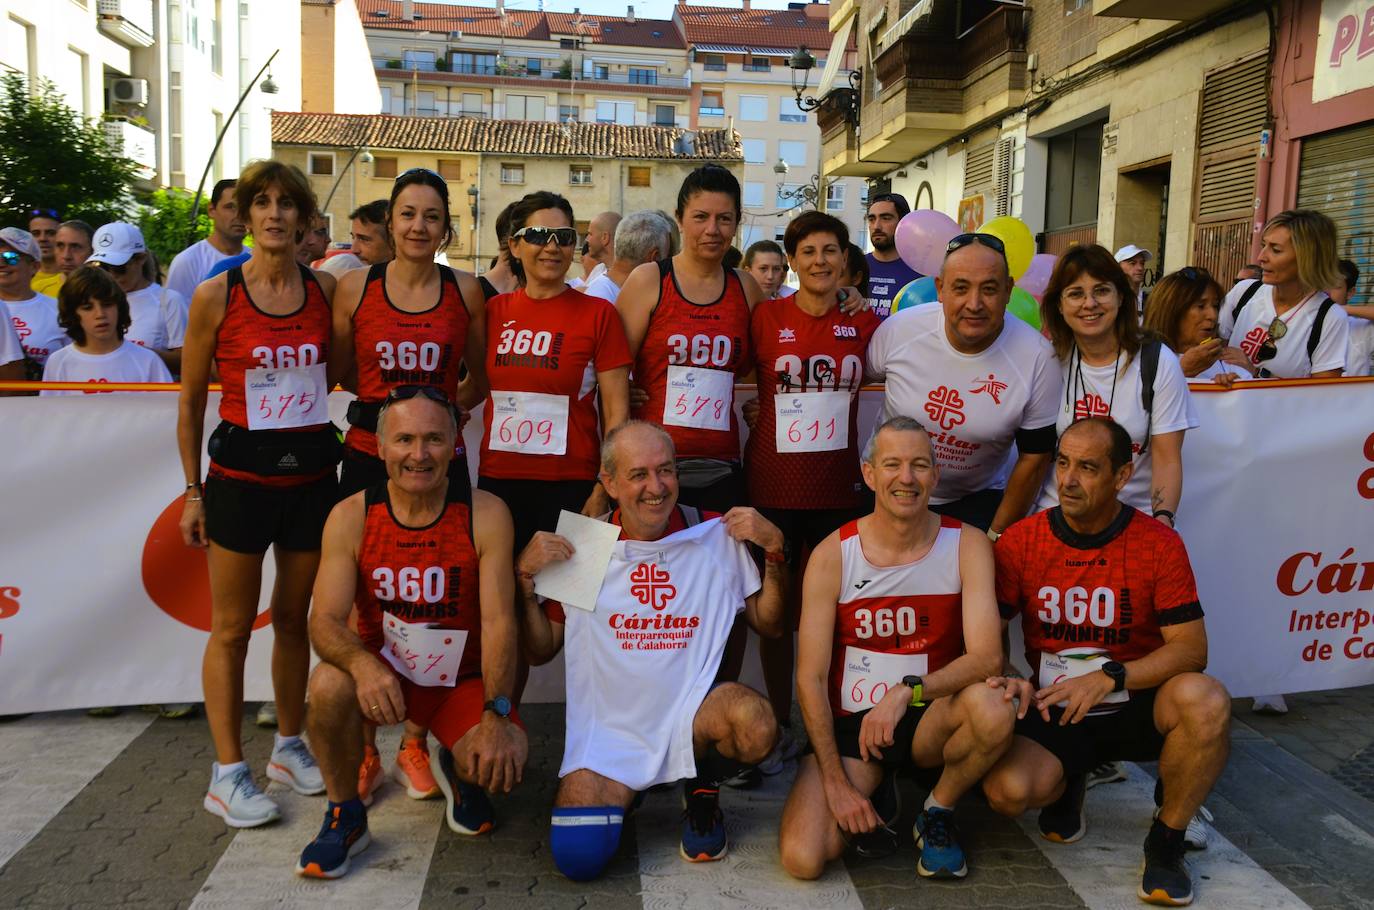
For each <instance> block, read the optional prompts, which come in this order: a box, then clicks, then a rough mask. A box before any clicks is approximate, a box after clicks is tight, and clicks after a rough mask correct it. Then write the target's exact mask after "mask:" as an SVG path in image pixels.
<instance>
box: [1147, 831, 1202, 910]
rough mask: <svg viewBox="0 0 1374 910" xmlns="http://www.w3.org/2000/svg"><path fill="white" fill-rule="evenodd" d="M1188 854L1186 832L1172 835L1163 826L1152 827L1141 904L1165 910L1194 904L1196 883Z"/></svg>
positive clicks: (1148, 836) (1148, 835)
mask: <svg viewBox="0 0 1374 910" xmlns="http://www.w3.org/2000/svg"><path fill="white" fill-rule="evenodd" d="M1184 850H1185V847H1184V843H1183V832H1181V831H1170V830H1169V829H1167V828H1165V826H1164V825H1163V824H1161V823H1160V822H1155V823H1154V824H1153V825H1151V826H1150V833H1149V834H1147V835H1146V836H1145V866H1144V869H1143V870H1142V872H1141V876H1140V892H1139V897H1140V899H1141V900H1143V901H1145V902H1146V903H1147V904H1159V905H1161V906H1164V907H1186V906H1187V905H1188V904H1191V903H1192V902H1193V879H1192V876H1191V875H1189V874H1188V863H1187V862H1186V861H1185V860H1184V858H1183V854H1184Z"/></svg>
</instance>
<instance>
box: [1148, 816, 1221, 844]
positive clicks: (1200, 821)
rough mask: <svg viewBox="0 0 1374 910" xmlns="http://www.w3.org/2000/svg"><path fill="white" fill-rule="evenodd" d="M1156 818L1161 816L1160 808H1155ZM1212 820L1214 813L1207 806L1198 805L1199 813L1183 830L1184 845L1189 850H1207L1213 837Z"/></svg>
mask: <svg viewBox="0 0 1374 910" xmlns="http://www.w3.org/2000/svg"><path fill="white" fill-rule="evenodd" d="M1155 818H1159V810H1158V809H1156V810H1155ZM1211 822H1212V813H1211V812H1210V811H1209V810H1208V809H1207V807H1206V806H1198V807H1197V814H1196V815H1194V816H1193V817H1192V818H1190V819H1188V827H1187V829H1186V830H1184V832H1183V845H1184V846H1185V847H1187V848H1188V849H1189V850H1206V849H1207V844H1208V843H1209V842H1210V841H1211V839H1212V835H1211V831H1212V829H1211Z"/></svg>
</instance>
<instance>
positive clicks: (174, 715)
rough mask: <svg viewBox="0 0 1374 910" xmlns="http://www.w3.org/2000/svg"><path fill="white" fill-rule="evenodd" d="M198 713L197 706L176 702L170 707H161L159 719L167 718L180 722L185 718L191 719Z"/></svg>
mask: <svg viewBox="0 0 1374 910" xmlns="http://www.w3.org/2000/svg"><path fill="white" fill-rule="evenodd" d="M195 713H196V706H195V705H194V704H192V703H191V702H184V701H183V702H176V703H175V704H170V705H160V706H159V710H158V712H157V716H158V717H166V718H168V719H169V720H180V719H181V718H183V717H190V716H191V715H192V714H195Z"/></svg>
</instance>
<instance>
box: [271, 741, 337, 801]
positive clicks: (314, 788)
mask: <svg viewBox="0 0 1374 910" xmlns="http://www.w3.org/2000/svg"><path fill="white" fill-rule="evenodd" d="M267 778H268V780H274V781H276V782H277V783H279V784H286V785H287V786H288V787H290V788H291V789H292V790H295V791H296V792H297V793H299V794H301V795H302V796H314V795H315V794H317V793H323V792H324V775H323V774H321V773H320V766H319V765H317V764H315V756H313V755H311V754H310V747H309V746H307V745H306V744H305V740H303V739H297V740H296V741H295V742H292V743H288V744H287V745H284V746H281V747H279V748H276V749H273V750H272V757H271V758H270V759H268V761H267Z"/></svg>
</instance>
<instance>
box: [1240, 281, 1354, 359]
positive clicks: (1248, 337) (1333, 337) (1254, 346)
mask: <svg viewBox="0 0 1374 910" xmlns="http://www.w3.org/2000/svg"><path fill="white" fill-rule="evenodd" d="M1256 280H1258V279H1254V280H1251V281H1242V282H1240V283H1238V284H1237V285H1236V286H1235V287H1233V288H1231V290H1230V292H1229V293H1228V294H1227V295H1226V299H1225V300H1224V301H1222V304H1221V319H1220V321H1219V325H1218V330H1219V334H1220V335H1221V337H1222V338H1225V339H1228V342H1229V344H1230V345H1231V346H1232V347H1236V348H1240V349H1241V351H1243V352H1244V353H1245V356H1246V357H1249V358H1250V362H1251V363H1253V364H1255V365H1256V366H1257V367H1262V368H1263V369H1264V370H1265V371H1267V373H1268V374H1269V375H1263V374H1261V375H1258V376H1256V377H1254V378H1256V379H1271V378H1272V379H1303V378H1305V377H1307V376H1311V375H1312V374H1313V373H1320V372H1322V371H1324V370H1337V369H1340V370H1344V369H1345V354H1346V345H1347V343H1348V341H1349V338H1350V326H1349V325H1348V324H1347V322H1346V319H1345V312H1344V311H1343V310H1342V309H1341V308H1340V307H1339V306H1332V307H1331V309H1329V310H1328V311H1327V314H1326V319H1325V321H1324V322H1323V323H1322V334H1321V338H1320V339H1318V342H1317V349H1316V350H1315V351H1313V352H1312V358H1311V359H1310V360H1309V359H1308V357H1307V340H1308V338H1309V337H1311V335H1312V326H1313V324H1314V323H1315V322H1316V320H1317V311H1318V310H1320V309H1321V304H1322V302H1323V301H1325V300H1327V299H1329V298H1327V296H1326V292H1325V291H1318V292H1316V293H1315V294H1313V295H1311V296H1310V297H1308V298H1307V299H1306V300H1304V301H1303V302H1302V303H1301V304H1299V305H1298V306H1297V307H1295V308H1293V309H1291V310H1289V311H1288V312H1287V313H1284V314H1283V321H1284V323H1286V324H1287V326H1288V329H1287V331H1286V332H1285V333H1284V335H1283V337H1282V338H1280V339H1278V341H1276V342H1275V344H1274V347H1275V348H1276V349H1277V351H1278V353H1277V354H1276V355H1275V356H1274V357H1271V358H1269V359H1268V360H1263V361H1261V360H1258V359H1257V358H1258V357H1259V350H1260V347H1261V346H1263V344H1264V342H1265V341H1266V340H1268V338H1269V326H1270V325H1271V324H1272V323H1273V321H1274V319H1275V318H1276V317H1277V314H1276V313H1275V312H1274V288H1273V286H1272V285H1268V284H1262V285H1260V287H1259V289H1258V290H1257V291H1255V294H1254V296H1252V297H1251V298H1250V300H1249V302H1248V303H1246V304H1245V309H1243V310H1241V311H1240V318H1239V319H1233V318H1232V316H1231V313H1232V311H1233V310H1235V308H1236V304H1237V303H1239V302H1240V298H1241V296H1242V295H1243V294H1244V293H1245V291H1246V289H1247V288H1249V287H1250V286H1251V285H1252V284H1254V283H1255V281H1256Z"/></svg>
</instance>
